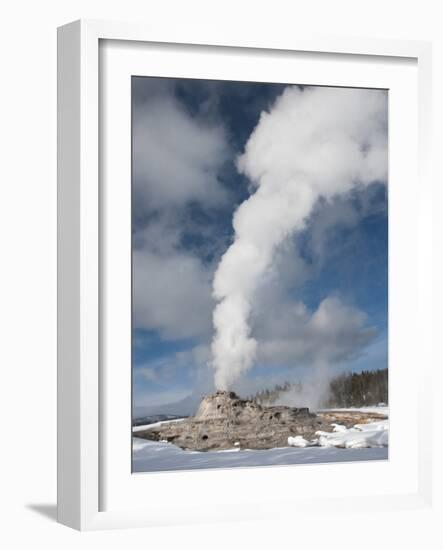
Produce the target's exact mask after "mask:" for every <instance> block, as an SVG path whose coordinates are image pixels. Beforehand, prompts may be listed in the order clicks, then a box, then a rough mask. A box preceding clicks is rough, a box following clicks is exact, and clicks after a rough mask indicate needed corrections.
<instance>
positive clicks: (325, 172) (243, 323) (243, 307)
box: [212, 86, 388, 390]
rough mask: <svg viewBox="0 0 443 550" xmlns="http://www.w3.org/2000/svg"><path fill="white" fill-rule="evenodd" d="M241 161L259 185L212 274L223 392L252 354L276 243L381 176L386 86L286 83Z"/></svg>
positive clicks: (216, 357)
mask: <svg viewBox="0 0 443 550" xmlns="http://www.w3.org/2000/svg"><path fill="white" fill-rule="evenodd" d="M237 166H238V170H239V171H240V172H241V173H243V174H245V175H246V176H247V177H248V178H249V179H250V181H251V183H252V185H253V186H254V187H255V192H254V193H253V194H252V195H251V196H250V197H249V198H248V199H247V200H245V201H244V202H243V203H242V204H241V205H240V206H239V208H238V209H237V210H236V212H235V214H234V218H233V227H234V241H233V243H232V245H231V246H230V247H229V248H228V250H227V251H226V253H225V254H224V255H223V257H222V259H221V261H220V264H219V266H218V269H217V271H216V273H215V276H214V282H213V294H214V297H215V298H216V300H217V305H216V307H215V310H214V314H213V322H214V329H215V334H214V338H213V342H212V356H213V358H212V366H213V368H214V369H215V385H216V387H217V388H218V389H222V390H227V389H230V388H231V387H232V386H233V384H234V382H235V381H236V379H237V378H238V377H239V376H240V375H241V374H242V373H244V372H246V371H248V370H249V369H250V368H251V367H252V365H253V363H254V361H255V359H256V356H257V351H258V350H257V342H256V340H255V339H254V338H253V336H252V335H251V327H250V324H249V320H250V315H251V311H252V307H253V302H254V294H255V292H256V290H257V287H258V285H259V284H260V282H261V279H262V277H263V276H264V275H265V274H266V272H267V271H268V270H270V269H271V267H272V262H273V258H274V254H275V252H276V249H277V247H278V246H279V245H280V244H281V243H282V242H283V241H284V240H285V239H286V238H288V237H289V236H291V235H294V234H295V233H296V232H298V231H301V230H303V228H304V226H305V224H306V221H307V219H308V217H309V215H310V214H311V212H312V209H313V207H314V205H315V203H316V201H317V200H318V199H319V198H324V199H331V198H332V197H334V196H336V195H339V194H341V193H346V192H348V191H350V190H351V189H352V188H353V187H354V186H356V185H368V184H370V183H372V182H375V181H383V180H385V179H386V176H387V166H388V163H387V96H386V93H385V92H384V91H377V90H364V89H343V88H340V89H339V88H327V87H324V88H321V87H315V88H309V87H308V88H305V89H304V90H302V89H300V88H298V87H295V86H294V87H288V88H286V89H285V91H284V92H283V93H282V95H281V96H280V97H279V98H278V99H277V100H276V102H275V104H274V105H273V107H272V108H271V110H270V111H269V112H263V113H262V114H261V116H260V120H259V122H258V125H257V126H256V128H255V129H254V131H253V132H252V134H251V136H250V137H249V139H248V142H247V144H246V147H245V152H244V154H243V155H241V156H240V157H239V158H238V161H237Z"/></svg>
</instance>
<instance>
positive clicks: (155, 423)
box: [132, 418, 186, 432]
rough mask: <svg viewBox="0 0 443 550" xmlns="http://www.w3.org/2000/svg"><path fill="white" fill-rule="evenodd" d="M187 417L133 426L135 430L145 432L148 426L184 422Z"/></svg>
mask: <svg viewBox="0 0 443 550" xmlns="http://www.w3.org/2000/svg"><path fill="white" fill-rule="evenodd" d="M183 420H186V418H175V419H174V420H161V421H160V422H154V423H153V424H144V425H143V426H133V427H132V431H133V432H143V431H144V430H147V429H148V428H156V427H157V426H162V425H163V424H172V423H173V422H183Z"/></svg>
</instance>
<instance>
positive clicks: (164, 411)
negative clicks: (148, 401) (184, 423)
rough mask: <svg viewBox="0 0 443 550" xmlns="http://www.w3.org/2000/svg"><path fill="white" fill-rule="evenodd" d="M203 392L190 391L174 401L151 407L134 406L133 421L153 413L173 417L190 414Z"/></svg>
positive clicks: (198, 403)
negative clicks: (190, 392)
mask: <svg viewBox="0 0 443 550" xmlns="http://www.w3.org/2000/svg"><path fill="white" fill-rule="evenodd" d="M202 397H203V394H197V393H192V394H190V395H188V396H186V397H184V398H183V399H180V401H177V402H175V403H165V404H163V405H153V406H151V407H149V406H147V407H135V408H134V410H133V415H132V417H133V419H134V422H135V421H136V420H137V419H140V418H142V417H147V416H149V417H152V416H155V415H169V416H175V417H183V416H192V415H194V414H195V412H196V411H197V409H198V406H199V405H200V401H201V400H202Z"/></svg>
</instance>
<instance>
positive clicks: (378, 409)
mask: <svg viewBox="0 0 443 550" xmlns="http://www.w3.org/2000/svg"><path fill="white" fill-rule="evenodd" d="M318 412H362V413H369V414H374V413H376V414H383V415H385V416H389V407H388V405H383V406H378V405H376V406H373V407H349V408H345V409H321V410H319V411H318Z"/></svg>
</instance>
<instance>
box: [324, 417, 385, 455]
mask: <svg viewBox="0 0 443 550" xmlns="http://www.w3.org/2000/svg"><path fill="white" fill-rule="evenodd" d="M316 435H318V436H319V438H318V444H319V445H320V446H321V447H342V448H344V449H362V448H368V447H369V448H371V447H387V445H388V442H389V421H388V420H382V421H380V422H371V423H369V424H356V425H355V426H354V427H353V428H349V429H346V428H345V427H344V426H340V425H338V424H334V431H333V432H332V433H329V432H323V431H318V432H316Z"/></svg>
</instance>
